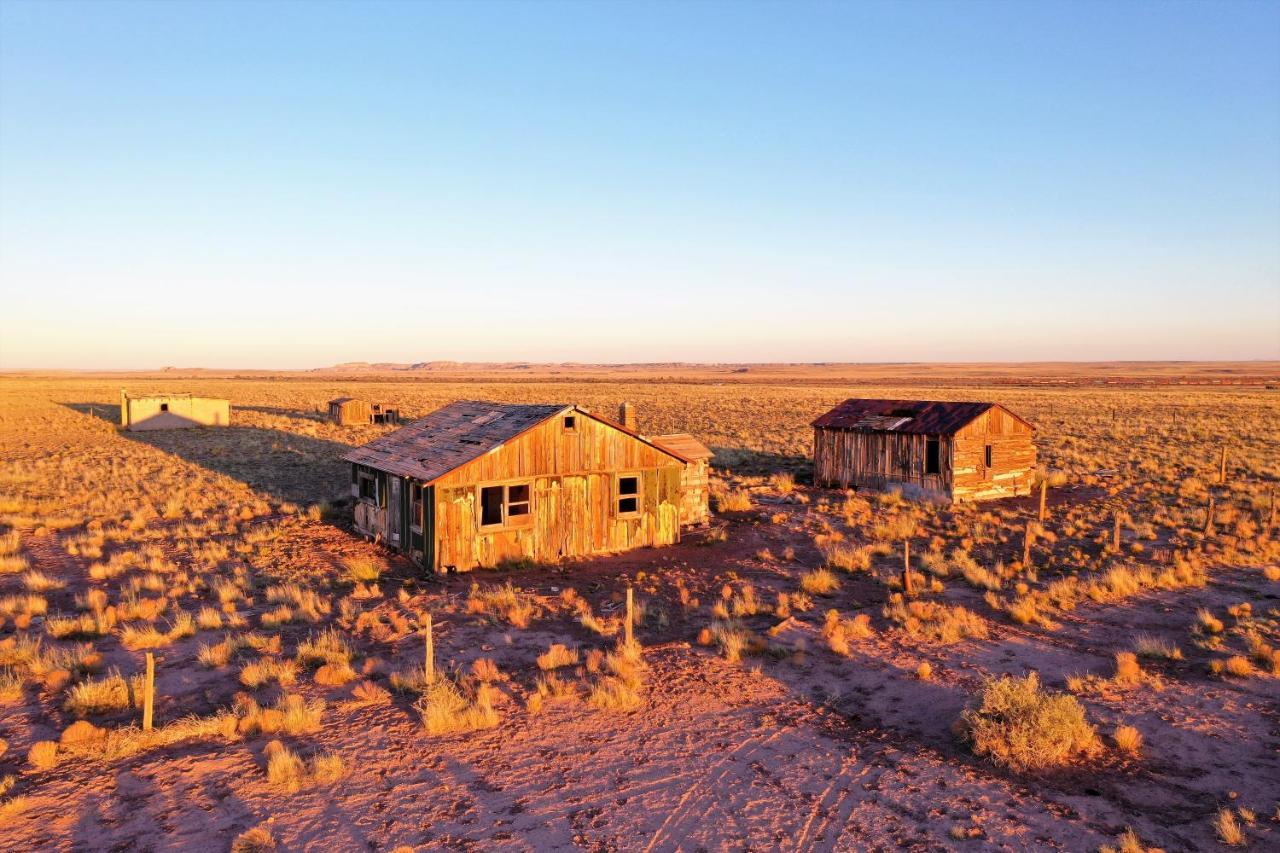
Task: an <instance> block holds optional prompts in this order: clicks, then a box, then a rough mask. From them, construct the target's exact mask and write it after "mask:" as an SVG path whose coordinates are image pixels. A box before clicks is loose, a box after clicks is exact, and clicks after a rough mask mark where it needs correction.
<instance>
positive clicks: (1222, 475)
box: [1218, 444, 1227, 484]
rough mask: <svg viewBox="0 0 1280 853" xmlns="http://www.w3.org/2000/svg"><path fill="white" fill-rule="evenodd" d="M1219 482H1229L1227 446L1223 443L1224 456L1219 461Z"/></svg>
mask: <svg viewBox="0 0 1280 853" xmlns="http://www.w3.org/2000/svg"><path fill="white" fill-rule="evenodd" d="M1218 482H1219V483H1222V484H1225V483H1226V482H1227V446H1226V445H1225V444H1224V445H1222V458H1221V459H1220V460H1219V461H1218Z"/></svg>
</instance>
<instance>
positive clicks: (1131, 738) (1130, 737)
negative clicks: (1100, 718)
mask: <svg viewBox="0 0 1280 853" xmlns="http://www.w3.org/2000/svg"><path fill="white" fill-rule="evenodd" d="M1112 737H1113V738H1114V739H1115V742H1116V748H1117V749H1119V750H1120V751H1121V752H1127V753H1129V754H1130V755H1137V754H1138V753H1139V752H1141V751H1142V732H1140V731H1138V730H1137V729H1136V728H1134V727H1133V726H1123V725H1122V726H1116V728H1115V731H1114V732H1113V733H1112Z"/></svg>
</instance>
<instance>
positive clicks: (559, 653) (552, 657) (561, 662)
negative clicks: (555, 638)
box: [538, 643, 578, 671]
mask: <svg viewBox="0 0 1280 853" xmlns="http://www.w3.org/2000/svg"><path fill="white" fill-rule="evenodd" d="M577 662H578V650H577V649H570V648H568V647H566V646H564V645H562V644H560V643H553V644H552V646H551V648H550V649H548V650H547V651H545V652H543V653H542V654H540V655H538V669H541V670H544V671H545V670H552V669H559V668H560V667H562V666H573V665H575V664H576V663H577Z"/></svg>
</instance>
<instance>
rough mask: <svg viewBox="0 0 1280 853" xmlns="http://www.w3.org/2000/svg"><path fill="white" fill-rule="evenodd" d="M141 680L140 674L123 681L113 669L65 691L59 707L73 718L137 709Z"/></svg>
mask: <svg viewBox="0 0 1280 853" xmlns="http://www.w3.org/2000/svg"><path fill="white" fill-rule="evenodd" d="M143 681H144V678H143V676H141V675H135V676H133V677H132V678H129V679H128V680H126V679H125V677H124V676H122V675H121V674H120V672H119V671H118V670H114V669H113V670H111V672H110V673H108V674H107V675H106V676H104V677H102V678H100V679H95V680H90V681H81V682H80V683H79V684H76V685H74V686H73V687H72V688H71V690H70V691H68V693H67V699H66V701H65V702H64V703H63V707H64V708H66V710H67V711H69V712H71V713H72V714H75V715H76V716H77V717H84V716H88V715H89V714H110V713H113V712H116V711H127V710H129V709H130V708H140V707H142V686H143Z"/></svg>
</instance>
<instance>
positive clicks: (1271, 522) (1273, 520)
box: [1267, 486, 1276, 533]
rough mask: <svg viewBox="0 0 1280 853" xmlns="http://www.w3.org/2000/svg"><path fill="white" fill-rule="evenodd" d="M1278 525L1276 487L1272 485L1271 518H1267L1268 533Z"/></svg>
mask: <svg viewBox="0 0 1280 853" xmlns="http://www.w3.org/2000/svg"><path fill="white" fill-rule="evenodd" d="M1275 527H1276V487H1275V486H1272V487H1271V518H1269V519H1268V520H1267V533H1271V531H1272V530H1274V529H1275Z"/></svg>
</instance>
